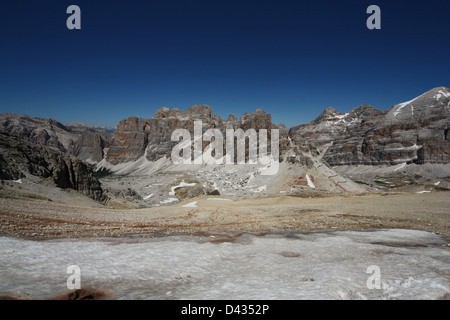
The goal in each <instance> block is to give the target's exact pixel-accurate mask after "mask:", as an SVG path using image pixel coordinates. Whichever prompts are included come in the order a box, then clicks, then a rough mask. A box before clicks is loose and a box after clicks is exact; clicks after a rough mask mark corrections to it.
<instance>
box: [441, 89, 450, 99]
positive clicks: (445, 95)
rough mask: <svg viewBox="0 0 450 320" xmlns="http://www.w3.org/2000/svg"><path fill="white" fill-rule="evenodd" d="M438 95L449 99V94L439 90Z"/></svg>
mask: <svg viewBox="0 0 450 320" xmlns="http://www.w3.org/2000/svg"><path fill="white" fill-rule="evenodd" d="M439 93H440V94H442V95H443V96H444V97H446V98H450V92H444V91H442V90H439Z"/></svg>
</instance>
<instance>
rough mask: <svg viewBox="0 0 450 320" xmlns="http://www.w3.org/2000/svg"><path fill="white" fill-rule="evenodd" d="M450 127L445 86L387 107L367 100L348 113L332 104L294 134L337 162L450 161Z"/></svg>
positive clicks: (449, 102) (449, 93)
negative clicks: (449, 131)
mask: <svg viewBox="0 0 450 320" xmlns="http://www.w3.org/2000/svg"><path fill="white" fill-rule="evenodd" d="M449 127H450V89H448V88H444V87H439V88H435V89H433V90H430V91H428V92H426V93H424V94H423V95H421V96H419V97H417V98H415V99H413V100H411V101H408V102H404V103H401V104H398V105H395V106H393V107H392V108H391V109H389V110H387V111H385V112H382V111H379V110H377V109H375V108H373V107H371V106H367V105H362V106H359V107H357V108H355V109H353V110H352V111H350V112H349V113H346V114H344V113H340V112H338V111H336V110H334V109H333V108H328V109H326V110H325V111H324V112H323V113H322V114H321V115H320V116H319V117H318V118H317V119H316V120H314V121H312V122H310V123H308V124H304V125H301V126H297V127H294V128H292V129H291V130H290V132H289V135H290V137H291V138H292V140H293V141H294V142H295V143H296V144H297V145H306V144H308V145H309V146H312V147H314V148H317V149H318V150H319V152H320V153H321V156H322V157H323V158H322V159H323V160H325V161H326V162H327V163H328V164H330V165H332V166H335V165H358V164H365V165H382V164H388V165H394V164H398V163H404V162H406V163H417V164H423V163H450V137H449V135H448V128H449Z"/></svg>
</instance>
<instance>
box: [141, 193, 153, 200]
mask: <svg viewBox="0 0 450 320" xmlns="http://www.w3.org/2000/svg"><path fill="white" fill-rule="evenodd" d="M151 197H153V193H151V194H149V195H148V196H145V197H144V198H143V199H144V200H148V199H150V198H151Z"/></svg>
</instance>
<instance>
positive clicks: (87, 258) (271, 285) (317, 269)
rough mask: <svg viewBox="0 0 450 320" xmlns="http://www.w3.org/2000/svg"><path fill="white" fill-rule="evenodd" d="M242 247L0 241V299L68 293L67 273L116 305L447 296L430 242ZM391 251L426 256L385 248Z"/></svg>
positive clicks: (438, 239) (173, 240)
mask: <svg viewBox="0 0 450 320" xmlns="http://www.w3.org/2000/svg"><path fill="white" fill-rule="evenodd" d="M297 235H298V237H297ZM293 236H294V237H293ZM241 239H242V240H244V241H245V242H244V243H245V245H242V244H239V243H229V242H225V243H211V242H210V241H209V240H211V237H209V236H183V235H170V236H164V237H149V238H140V237H120V238H104V239H64V240H44V241H30V240H24V239H19V238H5V237H0V254H1V263H0V274H1V275H2V281H1V287H0V288H1V289H0V290H1V293H2V294H5V295H7V294H11V295H14V294H15V295H19V296H23V295H25V294H27V295H28V296H29V297H31V298H33V299H46V298H48V297H51V296H54V295H55V294H57V293H59V292H61V291H64V290H67V287H66V279H67V275H66V269H67V267H68V266H69V265H73V264H75V265H78V266H79V267H80V268H81V272H82V282H83V281H84V282H85V283H92V284H94V285H100V286H101V285H102V284H105V285H106V284H107V287H108V288H111V289H112V290H114V291H115V292H117V296H116V297H114V298H115V299H118V300H134V299H141V300H160V299H177V300H178V299H179V300H202V299H203V300H230V299H233V300H269V299H275V300H284V299H294V300H329V299H339V298H347V299H357V300H359V299H369V300H385V299H402V300H436V299H438V298H440V297H442V296H444V294H446V293H449V292H450V275H449V273H448V259H449V258H450V252H449V250H448V248H447V247H443V246H440V245H434V244H444V243H446V241H445V238H443V237H442V236H438V235H435V234H433V233H429V232H423V231H413V230H376V231H365V232H361V231H336V232H332V233H330V232H310V233H308V232H303V233H298V234H297V233H295V232H287V233H284V234H281V233H279V234H268V235H266V236H264V237H260V236H255V235H252V234H242V235H240V236H239V238H238V241H240V240H241ZM389 242H397V243H401V242H403V243H414V244H419V245H423V246H417V247H411V246H407V245H405V246H401V247H396V246H393V247H385V246H383V245H382V244H383V243H386V244H389ZM429 244H433V245H429ZM67 248H70V250H68V249H67ZM371 252H373V253H374V255H370V254H369V253H371ZM286 253H294V254H297V255H298V256H296V257H290V256H289V255H286ZM373 264H375V265H378V266H379V267H380V268H381V280H382V283H381V284H382V286H381V289H379V290H370V289H368V288H367V279H368V278H369V276H370V274H367V273H366V272H367V269H368V267H369V266H370V265H373ZM405 266H407V268H406V267H405ZM255 270H257V272H255ZM308 279H312V280H314V281H308ZM206 287H207V290H205V288H206Z"/></svg>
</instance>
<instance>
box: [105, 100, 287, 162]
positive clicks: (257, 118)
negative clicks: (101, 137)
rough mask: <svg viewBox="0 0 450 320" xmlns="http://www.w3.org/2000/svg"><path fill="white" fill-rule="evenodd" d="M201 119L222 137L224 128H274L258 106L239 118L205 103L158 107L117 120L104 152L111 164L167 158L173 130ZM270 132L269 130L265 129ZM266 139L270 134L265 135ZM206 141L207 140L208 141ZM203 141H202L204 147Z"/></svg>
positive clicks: (190, 128)
mask: <svg viewBox="0 0 450 320" xmlns="http://www.w3.org/2000/svg"><path fill="white" fill-rule="evenodd" d="M196 120H201V121H202V124H203V132H204V131H205V130H207V129H210V128H216V129H219V130H220V131H221V132H222V134H223V136H224V137H225V131H226V129H238V128H241V129H243V130H244V131H245V130H248V129H251V128H252V129H255V130H256V131H258V130H260V129H268V130H270V129H275V128H278V127H277V126H276V125H274V124H273V123H272V121H271V116H270V114H267V113H265V112H264V111H263V110H261V109H258V110H256V111H254V112H253V113H245V114H243V115H242V117H241V118H240V119H237V118H236V116H235V115H233V114H231V115H230V116H229V117H228V119H227V120H225V119H223V118H222V117H220V116H219V115H217V114H216V115H214V116H213V113H212V108H211V107H210V106H207V105H195V106H192V107H190V108H189V109H187V110H179V109H176V108H175V109H169V108H165V107H163V108H161V109H159V110H158V111H156V113H155V115H154V117H153V118H149V119H143V118H136V117H131V118H128V119H124V120H122V121H120V123H119V125H118V126H117V130H116V132H115V135H114V138H113V140H112V141H111V145H110V147H109V149H108V153H107V155H106V160H107V161H108V162H109V163H111V164H118V163H124V162H131V161H136V160H137V159H139V158H141V157H142V156H144V155H145V156H146V158H147V159H148V160H150V161H154V160H158V159H160V158H161V157H164V156H167V157H170V153H171V151H172V148H173V147H174V146H175V145H176V144H177V142H172V141H171V136H172V133H173V131H174V130H175V129H178V128H183V129H187V130H188V131H189V132H191V134H193V132H194V121H196ZM269 134H270V131H269ZM269 138H270V137H269ZM280 138H281V140H283V139H284V140H285V142H284V145H286V141H287V132H286V131H285V130H283V131H282V132H280ZM208 143H209V142H208ZM206 145H207V144H204V145H203V147H205V146H206Z"/></svg>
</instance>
